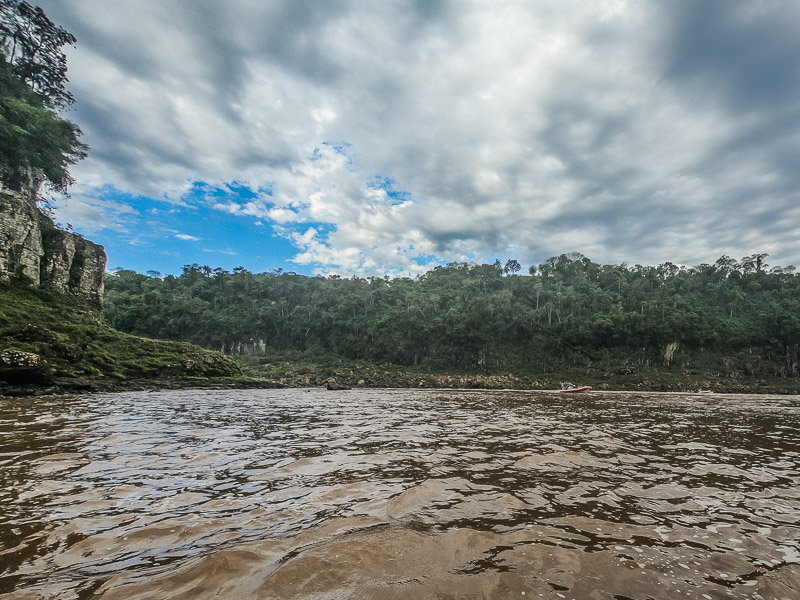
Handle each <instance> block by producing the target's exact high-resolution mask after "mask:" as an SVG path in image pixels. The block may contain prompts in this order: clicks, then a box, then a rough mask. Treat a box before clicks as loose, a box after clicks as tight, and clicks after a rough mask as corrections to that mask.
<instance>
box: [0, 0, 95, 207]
mask: <svg viewBox="0 0 800 600" xmlns="http://www.w3.org/2000/svg"><path fill="white" fill-rule="evenodd" d="M0 17H2V19H1V20H0V41H1V42H2V43H0V59H2V60H0V182H2V184H3V185H4V186H6V187H8V188H10V189H14V190H22V189H25V188H29V189H35V188H37V187H38V185H39V184H40V183H42V182H43V181H46V182H47V183H48V184H49V186H50V187H51V188H52V189H53V190H54V191H57V192H61V193H66V191H67V188H68V187H69V185H70V184H72V183H73V179H72V177H71V176H70V174H69V167H70V166H71V165H73V164H75V163H76V162H78V161H79V160H81V159H82V158H84V157H85V156H86V151H87V150H88V147H87V146H86V145H85V144H83V143H82V142H81V141H80V140H79V137H80V135H81V131H80V129H79V128H78V126H77V125H75V124H74V123H70V122H69V121H66V120H64V119H62V118H61V117H59V116H58V115H57V114H56V112H55V109H56V108H60V107H64V106H65V105H67V104H70V103H71V102H72V96H71V95H69V93H68V92H66V90H65V87H64V86H65V84H66V81H67V79H66V58H65V57H64V55H63V54H62V53H61V51H60V47H61V45H63V44H64V43H72V42H74V41H75V38H74V37H72V36H71V34H69V33H67V32H65V31H64V30H63V29H61V28H58V27H56V26H55V25H53V24H52V23H51V22H50V21H49V19H47V17H46V16H45V15H44V13H43V12H42V10H41V9H40V8H32V7H31V6H30V5H29V4H27V3H26V2H12V1H10V0H0Z"/></svg>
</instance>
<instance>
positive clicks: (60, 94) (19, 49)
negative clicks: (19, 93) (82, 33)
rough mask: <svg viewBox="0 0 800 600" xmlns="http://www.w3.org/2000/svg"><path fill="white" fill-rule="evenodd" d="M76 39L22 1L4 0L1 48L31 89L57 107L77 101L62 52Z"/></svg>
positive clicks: (1, 3) (0, 13) (0, 8)
mask: <svg viewBox="0 0 800 600" xmlns="http://www.w3.org/2000/svg"><path fill="white" fill-rule="evenodd" d="M75 41H76V40H75V36H74V35H72V34H71V33H69V32H68V31H66V30H65V29H64V28H62V27H58V26H57V25H55V24H54V23H53V22H52V21H51V20H50V19H48V18H47V15H45V14H44V11H43V10H42V9H41V8H39V7H38V6H37V7H33V6H31V5H30V4H28V3H27V2H20V1H19V0H0V47H2V50H3V52H4V54H5V56H6V60H7V61H8V62H9V63H10V64H11V65H12V67H13V70H14V73H15V74H16V75H18V76H19V77H20V78H21V79H22V80H23V81H24V82H25V83H27V84H28V85H29V86H30V87H31V89H32V90H33V91H34V92H36V93H37V94H39V95H40V96H42V97H43V98H45V100H46V102H47V104H48V105H49V106H50V107H53V108H57V109H58V108H65V107H66V106H69V105H70V104H73V103H74V102H75V98H74V97H73V96H72V94H70V93H69V92H68V91H67V88H66V84H67V81H68V80H67V57H66V56H65V55H64V53H63V52H62V51H61V47H62V46H64V45H65V44H70V45H72V44H74V43H75Z"/></svg>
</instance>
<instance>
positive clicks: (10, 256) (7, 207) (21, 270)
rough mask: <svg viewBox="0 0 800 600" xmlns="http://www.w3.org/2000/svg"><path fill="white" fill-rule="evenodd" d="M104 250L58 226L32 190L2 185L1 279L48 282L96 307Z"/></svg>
mask: <svg viewBox="0 0 800 600" xmlns="http://www.w3.org/2000/svg"><path fill="white" fill-rule="evenodd" d="M105 268H106V253H105V250H104V249H103V247H102V246H99V245H97V244H94V243H92V242H90V241H88V240H85V239H83V238H82V237H80V236H79V235H76V234H74V233H70V232H68V231H64V230H62V229H59V228H58V227H56V226H55V225H54V224H53V222H52V221H51V220H50V219H49V218H47V217H46V216H45V215H44V214H43V213H42V212H41V211H40V210H39V209H38V208H37V207H36V205H35V203H34V200H33V194H32V193H30V192H14V191H10V190H8V189H4V188H2V187H0V281H8V280H11V279H16V280H17V281H24V282H26V283H28V284H29V285H32V286H34V287H38V286H46V287H52V288H54V289H56V290H58V291H60V292H63V293H66V294H71V295H74V296H77V297H80V298H83V299H84V300H86V301H87V302H88V303H89V304H90V305H92V306H94V307H96V308H100V306H101V303H102V299H103V274H104V272H105Z"/></svg>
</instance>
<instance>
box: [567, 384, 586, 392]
mask: <svg viewBox="0 0 800 600" xmlns="http://www.w3.org/2000/svg"><path fill="white" fill-rule="evenodd" d="M559 391H560V392H591V391H592V386H590V385H579V386H577V387H568V388H561V389H560V390H559Z"/></svg>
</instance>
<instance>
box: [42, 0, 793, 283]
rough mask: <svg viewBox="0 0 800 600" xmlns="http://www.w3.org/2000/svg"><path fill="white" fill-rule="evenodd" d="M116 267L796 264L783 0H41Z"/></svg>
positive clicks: (787, 8)
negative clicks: (65, 41)
mask: <svg viewBox="0 0 800 600" xmlns="http://www.w3.org/2000/svg"><path fill="white" fill-rule="evenodd" d="M35 3H36V4H38V5H39V6H41V7H42V8H43V9H44V10H45V12H46V13H47V15H48V16H49V17H50V18H51V19H52V20H53V21H54V22H55V23H57V24H58V25H61V26H62V27H64V28H65V29H67V30H68V31H70V32H71V33H73V34H74V35H75V36H76V37H77V38H78V42H77V44H76V46H75V47H74V48H68V49H67V55H68V60H69V74H68V75H69V79H70V84H69V86H68V87H69V89H70V91H72V93H73V94H74V96H75V98H76V103H75V105H74V106H73V107H72V109H71V110H70V111H69V112H67V113H66V114H65V116H66V118H68V119H69V120H71V121H73V122H75V123H77V124H78V125H79V126H80V128H81V129H82V131H83V138H82V139H83V141H84V142H85V143H87V144H88V145H89V146H90V147H91V150H90V153H89V157H88V158H87V159H85V160H84V161H82V162H81V163H79V164H78V165H75V166H74V167H73V168H72V174H73V175H74V176H75V178H76V180H77V183H76V184H75V185H74V186H73V188H72V192H71V197H70V198H68V199H56V218H57V220H58V221H59V222H61V223H64V224H66V223H69V224H70V225H71V226H72V227H74V229H75V230H76V231H78V232H80V233H82V234H83V235H85V236H86V237H87V238H88V239H91V240H93V241H95V242H97V243H100V244H103V245H104V246H105V247H106V250H107V252H108V255H109V268H112V269H116V268H120V267H121V268H128V269H134V270H136V271H139V272H142V273H144V272H147V271H158V272H161V273H164V274H167V273H180V272H181V270H182V268H183V266H184V265H187V264H192V263H198V264H201V265H209V266H211V267H212V268H213V267H222V268H225V269H232V268H233V267H236V266H243V267H245V268H247V269H249V270H251V271H254V272H262V271H267V270H272V269H278V268H280V269H283V270H284V271H294V272H297V273H303V274H309V275H311V274H333V273H336V274H340V275H358V276H371V275H377V276H382V275H387V274H388V275H390V276H404V275H410V276H413V275H417V274H420V273H424V272H425V271H427V270H429V269H431V268H433V267H434V266H436V265H439V264H446V263H449V262H453V261H471V262H477V263H482V262H494V260H495V259H500V260H501V262H503V263H504V262H505V261H506V260H507V259H509V258H514V259H516V260H518V261H519V263H520V264H521V265H522V266H523V269H524V270H525V271H527V268H528V266H529V265H532V264H538V263H541V262H543V261H544V260H545V259H546V258H548V257H551V256H557V255H559V254H562V253H568V252H580V253H582V254H584V255H585V256H587V257H589V258H590V259H591V260H593V261H595V262H598V263H601V264H617V263H621V262H626V263H628V264H630V265H634V264H642V265H656V264H661V263H664V262H667V261H670V262H673V263H676V264H682V265H687V266H694V265H699V264H701V263H713V262H714V261H716V260H717V259H718V258H719V257H720V256H722V255H728V256H731V257H733V258H734V259H740V258H742V257H743V256H746V255H750V254H754V253H762V252H766V253H768V254H769V255H770V257H769V258H768V259H767V262H768V263H769V264H770V265H772V266H777V265H781V266H787V265H789V264H798V263H800V168H799V167H800V165H798V159H800V35H797V32H798V31H800V3H798V2H796V1H795V0H786V1H777V0H775V1H772V0H765V1H762V0H748V1H747V2H728V1H726V0H670V1H669V2H663V1H656V0H630V1H626V0H559V1H558V2H552V1H549V0H548V1H544V0H520V1H503V0H493V1H477V0H452V1H447V0H405V1H399V0H382V1H381V2H367V1H366V0H358V1H356V0H352V1H351V0H336V1H332V0H331V1H328V0H314V1H307V0H287V1H284V2H278V1H264V0H225V1H223V0H213V1H212V0H159V1H158V2H154V1H148V0H114V1H113V2H109V1H108V0H39V1H38V2H35Z"/></svg>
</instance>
